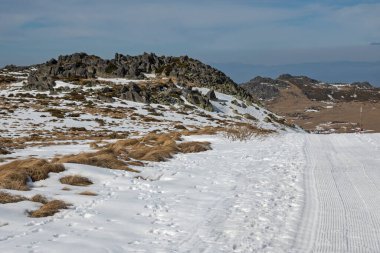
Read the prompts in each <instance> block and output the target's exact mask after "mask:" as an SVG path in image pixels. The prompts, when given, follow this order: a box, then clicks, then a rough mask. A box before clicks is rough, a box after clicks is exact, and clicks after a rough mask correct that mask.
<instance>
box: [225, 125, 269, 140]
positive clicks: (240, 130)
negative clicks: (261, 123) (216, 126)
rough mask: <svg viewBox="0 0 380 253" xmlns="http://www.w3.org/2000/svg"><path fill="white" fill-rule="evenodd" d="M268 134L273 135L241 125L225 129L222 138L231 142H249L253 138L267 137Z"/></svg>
mask: <svg viewBox="0 0 380 253" xmlns="http://www.w3.org/2000/svg"><path fill="white" fill-rule="evenodd" d="M270 133H273V131H271V130H266V129H262V128H258V127H255V126H252V125H247V124H242V125H235V126H231V127H228V128H225V129H224V131H223V136H224V137H225V138H227V139H229V140H232V141H249V140H251V139H252V138H253V137H255V136H258V135H267V134H270Z"/></svg>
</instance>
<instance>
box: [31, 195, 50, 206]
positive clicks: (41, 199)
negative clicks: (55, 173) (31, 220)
mask: <svg viewBox="0 0 380 253" xmlns="http://www.w3.org/2000/svg"><path fill="white" fill-rule="evenodd" d="M30 200H31V201H33V202H38V203H41V204H46V203H47V202H49V201H48V199H47V198H46V197H45V196H43V195H41V194H37V195H34V196H33V197H31V198H30Z"/></svg>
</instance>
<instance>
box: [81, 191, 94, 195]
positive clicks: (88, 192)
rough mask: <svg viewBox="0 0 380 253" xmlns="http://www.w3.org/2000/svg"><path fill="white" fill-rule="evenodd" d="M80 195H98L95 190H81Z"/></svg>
mask: <svg viewBox="0 0 380 253" xmlns="http://www.w3.org/2000/svg"><path fill="white" fill-rule="evenodd" d="M79 195H85V196H98V194H97V193H95V192H91V191H84V192H80V193H79Z"/></svg>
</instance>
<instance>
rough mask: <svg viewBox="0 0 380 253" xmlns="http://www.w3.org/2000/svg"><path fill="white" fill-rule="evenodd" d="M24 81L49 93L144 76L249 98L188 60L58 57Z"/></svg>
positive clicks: (213, 72) (218, 75)
mask: <svg viewBox="0 0 380 253" xmlns="http://www.w3.org/2000/svg"><path fill="white" fill-rule="evenodd" d="M36 68H37V70H36V71H34V72H32V73H31V74H30V75H29V78H28V84H27V85H26V86H25V88H27V89H37V90H41V91H43V90H52V89H53V88H54V85H55V81H56V80H68V81H76V80H80V79H93V78H96V77H103V78H127V79H137V80H141V79H146V77H147V74H154V75H155V76H158V77H168V78H171V79H172V80H175V81H176V82H178V83H182V84H186V85H193V86H198V87H206V88H211V89H214V90H217V91H220V92H223V93H226V94H231V95H235V96H238V97H240V98H242V99H249V98H250V95H249V94H248V93H247V92H245V90H244V89H242V88H241V87H239V86H238V85H237V84H236V83H235V82H234V81H232V80H231V79H230V78H229V77H228V76H226V75H225V74H224V73H222V72H221V71H219V70H217V69H215V68H212V67H211V66H209V65H206V64H204V63H202V62H200V61H198V60H195V59H192V58H190V57H188V56H180V57H172V56H157V55H155V54H153V53H144V54H142V55H138V56H129V55H122V54H118V53H117V54H115V58H114V59H111V60H106V59H102V58H100V57H98V56H95V55H88V54H86V53H75V54H72V55H64V56H59V57H58V59H51V60H50V61H48V62H46V63H44V64H40V65H38V66H36Z"/></svg>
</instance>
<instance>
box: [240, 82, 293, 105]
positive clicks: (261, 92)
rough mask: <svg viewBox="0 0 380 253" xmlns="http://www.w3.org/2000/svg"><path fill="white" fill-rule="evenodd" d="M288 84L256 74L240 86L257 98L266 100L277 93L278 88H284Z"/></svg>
mask: <svg viewBox="0 0 380 253" xmlns="http://www.w3.org/2000/svg"><path fill="white" fill-rule="evenodd" d="M288 86H289V85H288V84H287V83H286V82H285V81H282V80H275V79H272V78H269V77H261V76H257V77H255V78H254V79H252V80H250V81H249V82H247V83H243V84H242V85H241V87H242V88H243V89H245V90H246V91H247V92H249V93H250V94H251V95H252V96H254V97H255V98H257V99H263V100H268V99H272V98H275V97H277V96H278V95H279V93H280V92H279V89H280V88H286V87H288Z"/></svg>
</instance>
